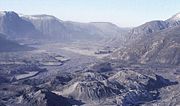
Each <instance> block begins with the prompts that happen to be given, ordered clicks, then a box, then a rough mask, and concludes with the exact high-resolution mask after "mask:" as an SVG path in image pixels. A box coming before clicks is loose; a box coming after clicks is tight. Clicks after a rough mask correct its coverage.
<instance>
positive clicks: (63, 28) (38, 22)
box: [22, 15, 124, 40]
mask: <svg viewBox="0 0 180 106" xmlns="http://www.w3.org/2000/svg"><path fill="white" fill-rule="evenodd" d="M22 18H23V19H25V20H27V21H29V22H31V23H33V25H34V26H35V28H36V29H37V30H39V31H40V32H41V33H42V34H43V35H44V37H47V38H52V39H54V38H59V39H58V40H61V39H62V40H74V39H75V40H100V39H102V38H106V37H112V36H115V35H116V36H117V35H120V34H121V32H123V31H124V30H122V29H121V28H119V27H118V26H116V25H114V24H112V23H107V22H96V23H95V22H93V23H79V22H72V21H62V20H60V19H58V18H56V17H54V16H50V15H32V16H26V15H25V16H22Z"/></svg>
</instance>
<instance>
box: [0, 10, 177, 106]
mask: <svg viewBox="0 0 180 106" xmlns="http://www.w3.org/2000/svg"><path fill="white" fill-rule="evenodd" d="M0 33H1V34H0V106H73V105H74V106H81V105H82V106H179V105H180V89H179V88H180V84H179V81H180V13H178V14H176V15H174V16H173V17H171V18H169V19H167V20H164V21H163V20H156V21H151V22H147V23H145V24H143V25H140V26H137V27H134V28H121V27H118V26H116V25H115V24H112V23H109V22H90V23H79V22H72V21H63V20H60V19H58V18H56V17H54V16H50V15H45V14H43V15H31V16H30V15H22V14H21V15H19V14H18V13H15V12H8V11H2V12H0Z"/></svg>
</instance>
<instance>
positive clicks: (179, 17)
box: [166, 13, 180, 27]
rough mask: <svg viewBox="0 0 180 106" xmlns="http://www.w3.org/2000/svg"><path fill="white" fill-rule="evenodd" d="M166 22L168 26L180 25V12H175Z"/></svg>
mask: <svg viewBox="0 0 180 106" xmlns="http://www.w3.org/2000/svg"><path fill="white" fill-rule="evenodd" d="M166 22H168V24H169V27H173V26H178V25H180V13H177V14H175V15H174V16H172V17H171V18H169V19H167V20H166Z"/></svg>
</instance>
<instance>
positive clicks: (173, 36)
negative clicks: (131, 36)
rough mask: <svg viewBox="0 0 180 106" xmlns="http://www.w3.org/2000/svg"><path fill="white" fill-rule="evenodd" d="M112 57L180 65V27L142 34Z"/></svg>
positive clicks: (137, 61)
mask: <svg viewBox="0 0 180 106" xmlns="http://www.w3.org/2000/svg"><path fill="white" fill-rule="evenodd" d="M111 58H117V59H120V60H125V61H131V62H133V63H142V64H147V63H153V64H155V63H159V64H169V65H170V64H171V65H179V64H180V27H174V28H168V29H166V30H162V31H160V32H157V33H152V34H148V35H145V36H142V37H141V38H140V39H139V40H137V41H135V42H133V43H132V44H130V45H129V46H127V47H125V48H123V49H120V50H117V51H116V52H115V53H114V54H113V55H112V56H111Z"/></svg>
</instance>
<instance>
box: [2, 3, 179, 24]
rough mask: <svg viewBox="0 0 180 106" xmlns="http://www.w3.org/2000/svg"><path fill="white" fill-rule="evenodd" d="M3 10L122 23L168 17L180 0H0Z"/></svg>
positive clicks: (136, 22) (62, 18)
mask: <svg viewBox="0 0 180 106" xmlns="http://www.w3.org/2000/svg"><path fill="white" fill-rule="evenodd" d="M0 9H1V10H2V11H5V10H6V11H15V12H18V13H23V14H27V15H31V14H50V15H54V16H56V17H58V18H60V19H61V20H65V21H67V20H71V21H79V22H95V21H103V22H113V23H115V24H117V25H119V26H122V27H129V26H138V25H140V24H143V23H144V22H147V21H150V20H160V19H162V20H165V19H167V18H169V17H171V16H172V15H174V14H176V13H178V12H180V0H0Z"/></svg>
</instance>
